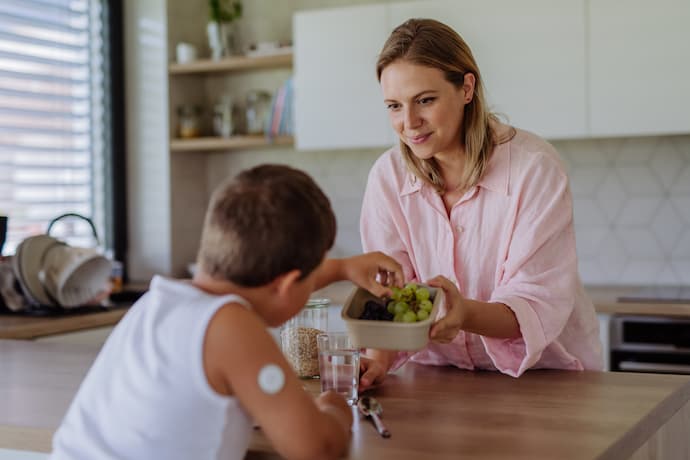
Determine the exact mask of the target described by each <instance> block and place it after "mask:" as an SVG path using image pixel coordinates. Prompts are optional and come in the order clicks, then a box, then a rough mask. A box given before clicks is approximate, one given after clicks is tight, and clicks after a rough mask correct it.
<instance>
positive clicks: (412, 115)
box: [403, 107, 422, 128]
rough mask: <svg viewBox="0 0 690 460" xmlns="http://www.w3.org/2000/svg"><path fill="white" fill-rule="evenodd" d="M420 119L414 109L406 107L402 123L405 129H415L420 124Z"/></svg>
mask: <svg viewBox="0 0 690 460" xmlns="http://www.w3.org/2000/svg"><path fill="white" fill-rule="evenodd" d="M421 120H422V118H421V117H420V116H419V114H418V113H417V111H416V110H415V108H414V107H407V108H406V109H405V116H404V120H403V121H404V123H405V127H406V128H415V127H417V126H419V125H420V124H421Z"/></svg>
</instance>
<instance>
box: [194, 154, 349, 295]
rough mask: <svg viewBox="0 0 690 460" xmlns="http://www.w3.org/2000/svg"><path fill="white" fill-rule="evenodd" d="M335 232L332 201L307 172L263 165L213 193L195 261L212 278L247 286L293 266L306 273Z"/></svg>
mask: <svg viewBox="0 0 690 460" xmlns="http://www.w3.org/2000/svg"><path fill="white" fill-rule="evenodd" d="M335 232H336V223H335V215H334V214H333V210H332V209H331V204H330V201H329V200H328V198H327V197H326V195H325V194H324V193H323V191H322V190H321V189H320V188H319V186H318V185H317V184H316V183H315V182H314V180H313V179H312V178H311V177H309V175H307V174H306V173H304V172H302V171H300V170H297V169H294V168H291V167H289V166H284V165H270V164H268V165H261V166H257V167H254V168H251V169H248V170H246V171H243V172H241V173H240V174H238V175H237V176H235V177H234V178H233V179H231V180H229V181H228V182H226V183H224V184H222V185H221V186H220V187H218V189H216V191H215V192H214V193H213V196H212V198H211V203H210V204H209V207H208V210H207V211H206V218H205V221H204V230H203V232H202V236H201V247H200V249H199V254H198V257H197V263H198V264H199V268H200V269H201V270H203V271H204V272H205V273H207V274H208V275H210V276H211V277H213V278H215V279H224V280H228V281H230V282H232V283H235V284H239V285H241V286H247V287H256V286H261V285H263V284H267V283H269V282H271V281H272V280H274V279H275V278H276V277H277V276H279V275H281V274H283V273H286V272H288V271H290V270H294V269H298V270H300V271H301V272H302V274H301V277H305V276H307V275H308V274H309V273H311V272H312V271H313V270H314V269H315V268H316V267H317V266H318V265H319V264H320V263H321V260H322V259H323V257H324V255H325V253H326V251H328V250H329V249H330V248H331V246H333V242H334V240H335Z"/></svg>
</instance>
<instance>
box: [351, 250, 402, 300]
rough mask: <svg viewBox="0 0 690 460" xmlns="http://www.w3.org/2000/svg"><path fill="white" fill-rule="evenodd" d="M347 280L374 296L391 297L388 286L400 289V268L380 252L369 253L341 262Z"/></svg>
mask: <svg viewBox="0 0 690 460" xmlns="http://www.w3.org/2000/svg"><path fill="white" fill-rule="evenodd" d="M343 267H344V270H345V276H346V278H347V279H349V280H350V281H352V282H353V283H355V284H356V285H358V286H359V287H361V288H364V289H366V290H367V291H369V292H371V293H372V294H374V295H375V296H378V297H384V296H391V295H393V291H391V289H390V287H389V286H398V287H402V285H403V279H404V277H403V276H404V275H403V270H402V266H401V265H400V264H399V263H398V262H396V261H395V259H393V258H392V257H388V256H387V255H385V254H384V253H382V252H369V253H366V254H362V255H359V256H354V257H349V258H347V259H344V260H343Z"/></svg>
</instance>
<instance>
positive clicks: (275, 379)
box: [258, 364, 285, 395]
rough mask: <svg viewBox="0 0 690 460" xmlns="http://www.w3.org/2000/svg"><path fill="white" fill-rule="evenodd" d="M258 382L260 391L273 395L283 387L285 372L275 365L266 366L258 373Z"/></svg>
mask: <svg viewBox="0 0 690 460" xmlns="http://www.w3.org/2000/svg"><path fill="white" fill-rule="evenodd" d="M258 381H259V388H261V391H263V392H264V393H266V394H269V395H274V394H276V393H278V392H279V391H280V390H282V389H283V387H284V386H285V372H283V370H282V369H281V368H280V366H278V365H277V364H266V365H265V366H264V367H262V368H261V370H260V371H259V379H258Z"/></svg>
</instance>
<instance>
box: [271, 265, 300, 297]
mask: <svg viewBox="0 0 690 460" xmlns="http://www.w3.org/2000/svg"><path fill="white" fill-rule="evenodd" d="M301 275H302V271H301V270H297V269H294V270H290V271H289V272H287V273H283V274H282V275H280V276H278V277H277V278H276V279H275V284H274V289H275V290H276V295H277V296H278V297H279V298H288V297H289V296H290V293H291V291H292V287H293V286H294V285H295V284H297V283H298V282H299V278H300V276H301Z"/></svg>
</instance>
